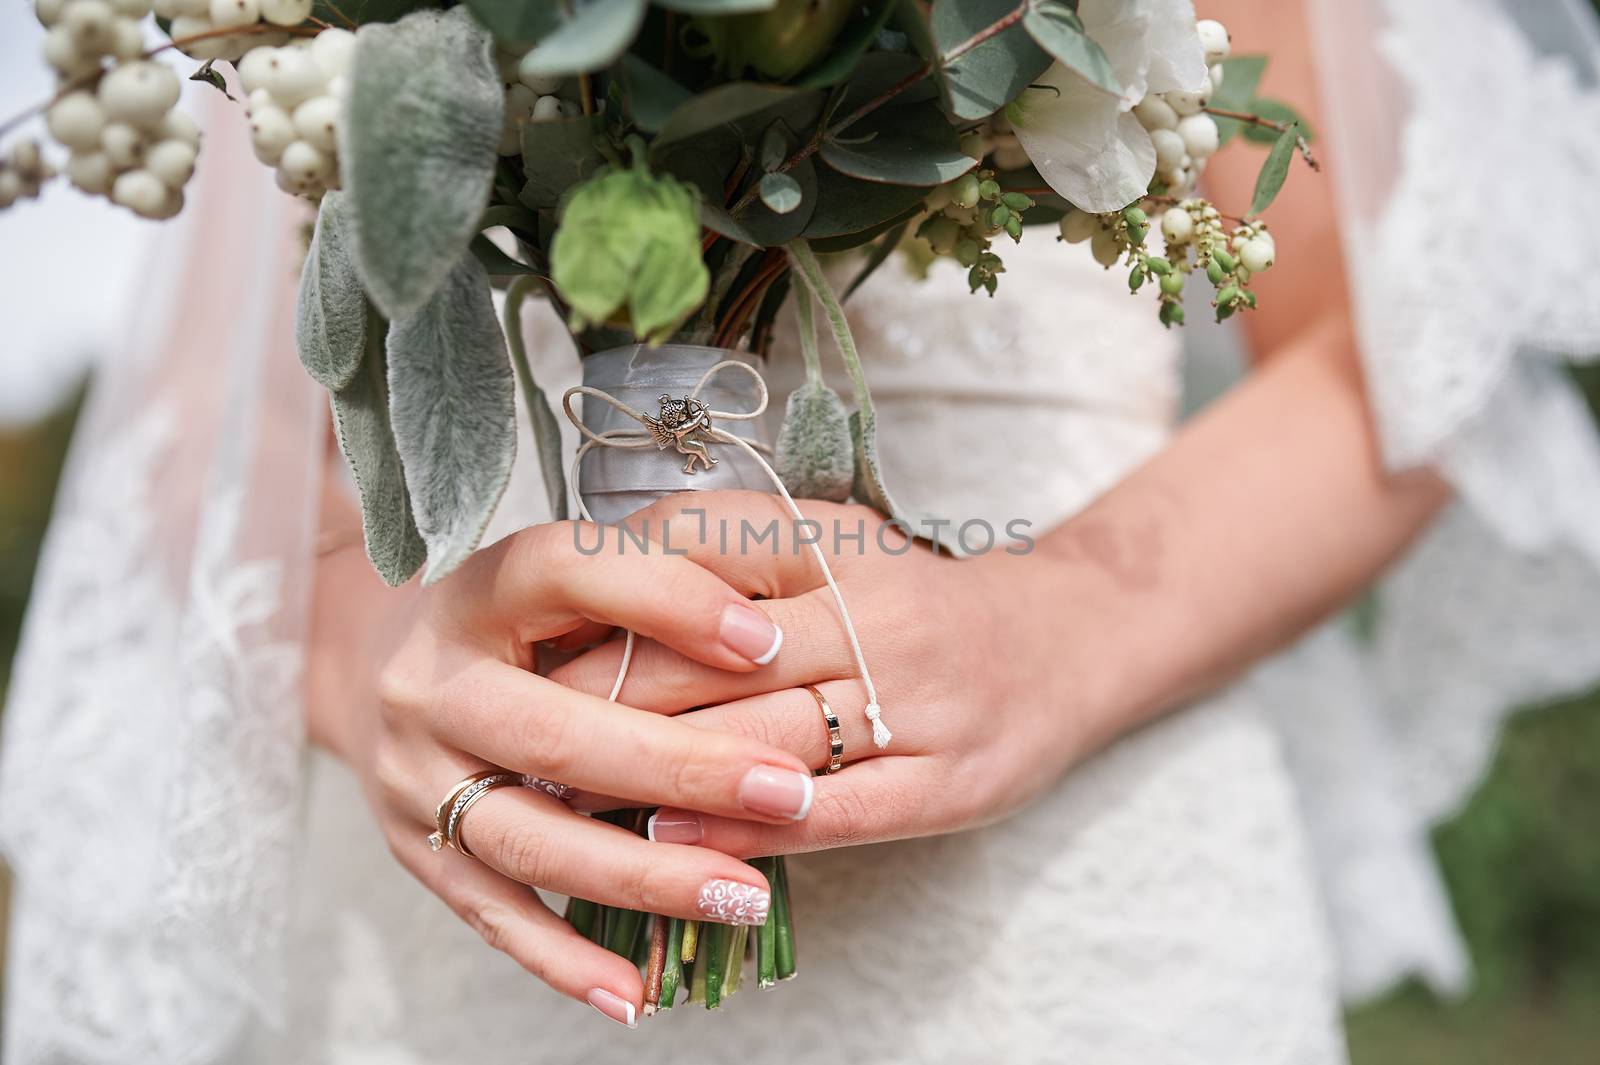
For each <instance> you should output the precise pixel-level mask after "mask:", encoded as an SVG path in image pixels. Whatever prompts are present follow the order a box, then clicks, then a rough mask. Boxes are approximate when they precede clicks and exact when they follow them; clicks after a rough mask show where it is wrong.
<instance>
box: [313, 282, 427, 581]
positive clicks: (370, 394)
mask: <svg viewBox="0 0 1600 1065" xmlns="http://www.w3.org/2000/svg"><path fill="white" fill-rule="evenodd" d="M362 309H363V313H364V314H365V316H366V318H367V321H366V324H365V327H364V328H365V335H366V345H365V348H366V350H365V353H364V356H363V357H362V358H361V360H360V363H359V366H358V369H357V371H356V373H355V374H354V375H353V376H352V377H351V378H350V380H349V381H347V382H346V383H345V385H344V387H343V388H341V389H339V391H337V392H335V393H334V394H333V424H334V429H335V431H336V433H337V435H338V437H339V448H340V450H342V451H343V452H344V457H345V460H346V461H347V462H349V463H350V472H351V474H352V475H353V477H354V479H355V482H356V492H357V494H359V495H360V497H361V529H362V533H363V534H364V535H365V537H366V541H367V558H369V559H371V560H372V567H373V569H375V570H377V571H378V576H380V577H382V578H383V580H384V583H385V584H388V585H389V586H391V587H395V586H398V585H401V584H404V583H405V582H406V581H408V580H410V579H411V575H412V574H414V573H416V572H417V570H418V568H420V567H421V565H422V562H423V559H425V558H426V557H427V548H426V547H425V546H424V545H423V542H422V537H421V536H420V535H419V534H418V533H417V525H416V522H415V521H414V520H413V519H412V517H411V496H410V493H408V492H407V491H406V482H405V472H404V471H403V470H402V469H401V466H400V452H399V451H398V450H397V449H396V447H395V440H394V431H393V429H392V427H391V426H390V424H389V383H388V379H387V377H386V374H385V367H384V362H385V358H384V350H383V337H384V332H385V330H387V328H388V325H387V323H385V322H384V320H383V318H382V317H381V316H380V315H379V314H378V313H377V311H375V310H372V309H370V308H367V307H366V306H365V305H363V308H362Z"/></svg>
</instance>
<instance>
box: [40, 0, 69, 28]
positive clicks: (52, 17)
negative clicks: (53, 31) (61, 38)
mask: <svg viewBox="0 0 1600 1065" xmlns="http://www.w3.org/2000/svg"><path fill="white" fill-rule="evenodd" d="M66 6H67V2H66V0H34V4H33V16H34V18H36V19H38V20H39V25H41V26H43V27H45V28H46V29H49V28H50V27H51V26H54V25H55V24H56V23H58V22H60V21H61V12H62V11H63V10H64V9H65V8H66Z"/></svg>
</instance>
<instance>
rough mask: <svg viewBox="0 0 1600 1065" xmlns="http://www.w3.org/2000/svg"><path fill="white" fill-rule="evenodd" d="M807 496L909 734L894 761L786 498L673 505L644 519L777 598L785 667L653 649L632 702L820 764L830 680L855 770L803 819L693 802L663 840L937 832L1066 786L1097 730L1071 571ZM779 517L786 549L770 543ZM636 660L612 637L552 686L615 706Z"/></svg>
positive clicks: (733, 850)
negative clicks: (620, 676)
mask: <svg viewBox="0 0 1600 1065" xmlns="http://www.w3.org/2000/svg"><path fill="white" fill-rule="evenodd" d="M800 505H801V508H802V510H803V512H804V513H805V516H806V518H807V519H808V521H812V522H815V523H817V525H816V527H815V528H811V529H808V530H806V531H804V532H803V533H802V534H801V536H800V537H799V539H802V540H803V538H804V537H807V536H812V535H817V534H818V533H819V532H820V540H819V543H818V546H820V547H821V548H822V549H823V550H824V552H825V553H826V554H827V555H828V557H829V564H830V565H831V566H832V567H833V572H834V576H835V578H836V579H837V581H838V583H839V587H840V589H841V591H842V592H843V594H844V598H845V602H846V604H847V605H848V607H849V609H850V616H851V618H852V620H853V621H854V624H855V627H856V630H857V632H858V634H859V638H860V641H861V646H862V649H863V651H864V653H865V655H866V659H867V664H868V666H869V668H870V669H871V672H872V676H873V680H874V683H875V685H876V687H877V689H878V697H879V701H880V703H881V705H882V707H883V720H884V723H885V724H887V725H888V726H889V727H890V728H891V729H892V730H893V733H894V738H893V740H892V741H891V742H890V744H889V746H888V748H887V749H886V750H881V751H880V750H879V749H877V748H876V747H874V746H873V742H872V731H871V726H870V724H869V723H868V721H867V720H866V718H865V717H864V716H863V713H862V711H863V708H864V706H865V705H866V703H867V696H866V692H865V689H864V687H863V685H862V683H861V679H860V677H859V676H858V675H857V668H856V663H855V659H854V657H853V655H852V654H851V652H850V647H849V643H848V641H847V638H846V635H845V631H844V628H843V625H842V623H841V620H840V617H839V613H838V609H837V607H836V606H835V604H834V600H833V597H832V595H831V593H830V592H829V591H828V589H827V587H826V585H825V584H824V582H823V577H822V573H821V571H820V569H819V568H818V566H817V563H816V559H815V557H814V555H813V553H812V552H811V550H810V548H808V547H804V546H802V544H801V543H799V542H797V535H796V534H797V530H796V528H795V523H794V521H793V520H792V518H791V517H790V516H789V515H788V513H787V511H786V510H784V509H783V507H782V505H781V503H780V502H779V501H778V500H777V499H776V498H775V497H772V496H766V495H759V494H755V493H742V492H716V493H709V492H702V493H695V494H694V495H693V496H674V497H671V498H669V499H666V500H663V501H661V502H660V503H658V504H656V505H655V506H653V507H650V508H647V509H646V510H644V511H642V512H640V513H639V514H638V515H636V516H635V517H634V518H632V519H630V520H629V522H628V524H629V525H630V526H633V527H635V528H638V529H641V530H643V531H644V532H645V533H646V534H648V535H649V537H650V538H651V540H652V541H657V542H659V541H662V540H665V542H667V543H668V544H670V545H671V546H672V548H673V549H674V550H684V551H686V552H687V554H688V558H689V559H690V560H692V561H694V562H698V563H699V564H701V565H703V566H705V567H706V568H708V569H710V570H712V571H714V572H716V573H717V574H718V575H719V576H721V577H722V578H724V579H725V580H727V581H728V582H729V583H730V584H732V585H733V586H734V587H735V588H737V589H739V590H740V591H741V592H744V593H745V594H748V595H760V596H763V597H765V598H766V599H767V600H768V601H767V602H765V603H763V604H762V605H763V607H764V609H765V610H766V611H767V612H768V613H769V614H770V615H771V616H772V618H773V619H774V620H775V621H776V622H777V623H778V624H779V625H781V626H782V627H783V630H784V632H785V634H786V639H785V642H784V644H783V649H782V651H781V652H780V653H779V654H778V656H777V658H776V660H775V661H774V662H773V663H772V665H770V666H768V667H767V668H765V669H762V670H759V671H755V672H745V673H732V672H728V671H725V670H719V669H713V668H707V667H706V666H704V665H702V664H700V663H697V662H695V661H693V660H691V659H690V658H689V657H687V656H685V655H684V654H682V653H681V652H680V651H678V650H677V649H675V648H672V647H670V646H667V645H666V644H663V643H661V642H658V641H649V640H645V641H640V643H639V645H638V647H637V648H636V650H635V653H634V659H633V663H632V666H631V668H630V670H629V673H628V677H627V680H626V682H625V684H624V685H623V688H622V692H621V694H620V699H621V700H622V701H623V702H625V703H627V704H628V705H630V706H635V707H639V708H642V709H648V710H654V711H656V712H658V713H661V714H664V715H675V714H680V713H682V712H683V711H687V710H691V709H694V708H695V707H704V709H698V710H694V712H693V713H686V714H683V716H682V717H681V720H683V721H685V722H688V723H690V724H692V725H695V726H697V727H699V728H702V729H705V730H708V731H710V732H712V733H713V734H723V733H732V734H734V735H739V736H744V737H748V738H751V739H754V740H759V741H761V742H763V743H767V744H771V745H773V746H776V747H779V748H782V749H784V750H787V751H790V752H793V753H794V754H795V755H797V756H798V757H799V758H801V759H803V760H804V761H805V763H806V764H807V765H809V766H812V767H821V766H825V765H827V763H828V755H829V745H828V734H827V731H826V727H825V723H824V720H823V717H822V714H821V712H820V710H819V708H818V705H817V703H816V701H815V700H814V699H813V697H812V696H811V694H810V693H809V692H807V691H806V690H804V688H802V687H801V685H806V684H812V685H815V686H816V687H817V689H818V690H819V691H820V692H821V693H822V694H823V696H824V697H825V698H826V699H827V700H828V702H829V704H830V705H831V706H832V707H833V709H834V712H835V713H836V714H837V715H838V717H839V720H840V724H841V726H842V731H843V738H844V756H843V757H844V761H845V762H846V763H847V768H846V769H845V770H844V771H842V772H839V773H836V774H833V775H830V776H823V777H819V778H818V779H817V783H816V800H815V803H814V805H813V807H812V809H811V813H810V815H809V816H808V817H807V818H806V819H805V821H804V822H803V823H800V824H792V823H791V824H784V823H776V822H774V823H765V824H763V823H757V822H753V821H750V820H748V819H744V818H740V817H738V816H737V815H735V816H728V815H727V814H725V813H723V812H722V811H716V810H705V809H698V808H694V807H693V804H681V803H680V804H674V805H673V806H670V807H668V808H665V809H662V810H661V811H659V812H658V813H657V814H656V816H655V817H654V819H653V820H652V824H651V838H652V839H654V840H656V841H657V842H662V843H683V844H699V845H703V846H706V847H710V848H713V849H716V850H719V851H724V852H727V853H729V854H735V855H740V856H751V855H761V854H782V853H789V852H794V851H805V850H816V849H824V848H831V847H840V846H847V845H851V844H858V843H869V842H874V841H878V840H885V839H895V838H901V837H907V836H921V835H930V834H934V833H939V832H948V831H953V830H956V829H961V828H968V827H972V826H975V825H979V824H983V823H985V822H989V821H993V820H996V819H998V818H1000V817H1002V816H1004V815H1005V814H1007V813H1009V812H1011V811H1013V810H1015V809H1016V808H1018V807H1019V806H1021V805H1022V804H1024V803H1026V802H1027V801H1028V800H1029V799H1031V798H1032V797H1033V796H1035V795H1037V794H1038V793H1039V792H1040V791H1041V790H1042V789H1043V788H1045V787H1046V786H1047V785H1048V784H1049V783H1050V782H1051V781H1053V780H1054V779H1056V777H1057V776H1058V775H1059V774H1060V773H1061V772H1062V770H1063V769H1065V767H1066V766H1067V765H1068V764H1069V763H1070V762H1071V761H1072V760H1073V759H1074V757H1076V756H1077V755H1078V754H1079V753H1080V752H1081V751H1082V750H1083V748H1084V745H1085V742H1086V737H1085V735H1084V731H1083V729H1082V727H1081V724H1082V723H1081V721H1079V720H1077V719H1075V717H1074V716H1073V715H1071V714H1069V713H1065V712H1064V708H1066V707H1069V706H1070V705H1072V701H1073V697H1072V695H1071V694H1070V693H1069V690H1068V686H1069V684H1070V683H1071V681H1072V680H1073V678H1071V677H1069V676H1064V675H1063V670H1064V669H1065V668H1066V664H1065V662H1064V660H1063V657H1062V655H1061V654H1060V644H1061V643H1062V641H1063V640H1065V639H1067V638H1068V637H1067V632H1068V628H1069V625H1070V624H1071V622H1070V621H1069V619H1068V612H1067V611H1066V610H1064V609H1063V606H1064V604H1065V603H1066V602H1068V597H1067V595H1066V593H1065V584H1064V581H1063V580H1062V579H1061V578H1060V574H1061V570H1062V568H1063V567H1061V566H1060V565H1059V564H1058V562H1057V560H1055V559H1049V558H1046V557H1025V556H1022V555H1018V554H1009V553H1007V552H1006V550H1005V549H1004V547H1003V546H999V547H996V548H995V550H993V551H992V552H990V553H988V554H986V555H985V556H984V557H982V558H978V559H973V560H968V561H957V560H954V559H952V558H950V557H949V556H947V555H940V556H936V555H935V554H934V553H933V552H931V551H929V550H928V549H926V548H925V547H923V546H921V545H912V544H911V543H909V542H908V541H907V540H906V539H905V537H904V536H902V535H900V534H899V533H898V532H897V531H895V530H894V529H892V528H890V527H883V525H882V523H883V519H882V518H881V517H880V516H879V515H878V514H877V513H875V512H874V511H871V510H869V509H867V508H865V507H855V506H839V505H835V504H829V503H814V502H804V503H801V504H800ZM773 522H775V523H776V528H777V529H778V530H779V532H778V534H777V538H776V540H774V539H773V538H772V537H771V536H768V535H765V534H766V533H767V527H768V526H769V524H771V523H773ZM880 527H882V528H883V532H882V534H881V535H880V533H879V530H880ZM745 530H748V531H745ZM862 533H864V535H861V534H862ZM839 534H842V535H839ZM758 536H762V537H764V538H762V539H759V540H758V539H757V537H758ZM623 546H624V547H625V548H626V549H627V550H629V551H634V550H635V549H634V548H633V547H632V545H631V543H627V544H624V545H623ZM1039 555H1040V556H1043V555H1044V552H1039ZM1046 619H1050V620H1048V621H1047V620H1046ZM621 653H622V652H621V648H620V645H619V644H618V643H616V642H613V643H609V644H606V645H603V646H602V647H600V648H598V649H595V650H592V651H589V652H587V653H586V654H584V655H583V656H581V657H579V658H577V659H574V660H573V661H571V662H569V663H567V664H566V665H563V666H561V667H559V668H558V669H556V670H554V671H553V672H552V673H551V674H550V678H551V679H552V680H556V681H560V682H561V683H562V684H565V685H568V686H571V687H574V688H577V689H578V690H580V691H584V692H587V693H591V694H598V695H601V696H604V695H605V694H606V693H607V692H608V691H609V690H610V687H611V685H612V683H613V680H614V678H615V676H616V672H617V667H618V665H619V661H620V657H621Z"/></svg>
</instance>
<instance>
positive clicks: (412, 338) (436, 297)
mask: <svg viewBox="0 0 1600 1065" xmlns="http://www.w3.org/2000/svg"><path fill="white" fill-rule="evenodd" d="M388 354H389V412H390V416H391V417H392V419H393V422H394V437H395V443H396V445H397V447H398V449H399V452H400V459H401V461H402V463H403V464H404V465H405V480H406V487H407V488H408V489H409V490H410V492H411V505H412V510H413V512H414V513H415V515H416V520H417V528H418V530H419V531H420V532H421V533H422V539H423V541H424V542H425V543H426V544H427V545H428V567H427V570H426V571H425V572H424V573H423V581H424V582H425V583H432V582H434V581H437V580H439V579H440V578H441V577H444V576H446V575H448V574H449V573H450V572H451V571H452V570H454V569H455V568H456V567H457V566H459V565H460V564H461V563H462V561H463V560H464V559H466V557H467V556H468V555H470V554H471V553H472V551H473V549H474V548H476V547H477V546H478V541H479V539H481V538H482V536H483V530H484V529H485V527H487V526H488V524H489V518H490V517H491V516H492V515H493V514H494V509H495V506H496V505H497V504H499V502H500V496H501V494H502V493H504V492H505V488H506V484H507V483H508V482H509V481H510V480H511V462H512V459H513V458H514V457H515V456H516V451H517V426H516V400H515V388H516V385H515V382H514V381H513V380H512V376H511V361H510V359H509V357H508V356H507V354H506V341H505V336H504V334H502V333H501V332H500V323H499V321H498V320H497V319H496V318H495V312H494V303H493V301H492V300H491V299H490V296H489V275H488V274H487V273H486V272H485V271H484V268H483V266H482V265H480V264H479V262H478V260H477V259H476V258H474V257H473V256H472V255H470V254H469V255H464V256H462V257H461V258H460V259H459V260H457V262H456V265H455V268H454V269H453V270H451V271H450V272H449V273H448V274H447V275H446V276H445V279H444V283H443V284H441V285H439V286H438V288H436V289H435V290H434V293H433V295H432V296H431V297H429V299H428V301H427V302H426V303H424V304H423V305H422V306H421V307H420V308H418V310H417V312H416V313H415V314H412V315H410V316H408V317H406V318H401V319H397V320H396V321H394V322H393V323H392V324H391V325H390V327H389V342H388Z"/></svg>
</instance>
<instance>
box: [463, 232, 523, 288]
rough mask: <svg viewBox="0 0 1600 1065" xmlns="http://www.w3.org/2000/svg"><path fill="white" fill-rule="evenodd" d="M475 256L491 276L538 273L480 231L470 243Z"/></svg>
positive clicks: (515, 275)
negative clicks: (508, 253)
mask: <svg viewBox="0 0 1600 1065" xmlns="http://www.w3.org/2000/svg"><path fill="white" fill-rule="evenodd" d="M468 247H469V248H470V249H471V251H472V256H473V258H475V259H477V260H478V263H479V264H480V265H481V266H482V267H483V269H484V270H485V272H487V273H488V274H489V276H490V277H517V276H520V275H522V274H536V273H538V271H537V270H535V269H534V268H533V267H531V266H529V265H528V264H527V263H523V262H519V261H517V260H516V259H513V258H512V257H511V256H509V255H507V254H506V253H505V252H503V251H501V250H500V246H499V245H498V244H496V243H495V242H494V241H492V240H490V239H489V238H488V237H486V236H484V235H483V234H482V233H479V234H478V235H477V236H475V237H473V238H472V243H471V244H470V245H468Z"/></svg>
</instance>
